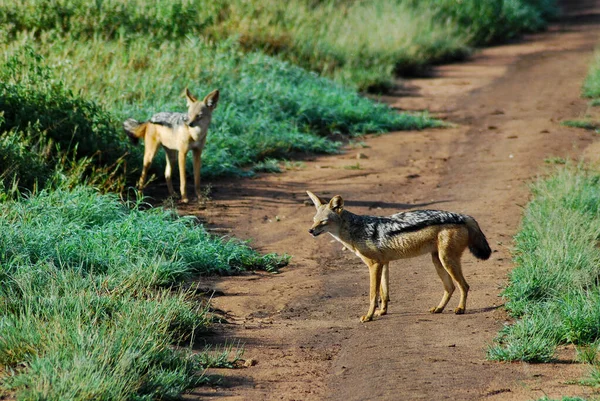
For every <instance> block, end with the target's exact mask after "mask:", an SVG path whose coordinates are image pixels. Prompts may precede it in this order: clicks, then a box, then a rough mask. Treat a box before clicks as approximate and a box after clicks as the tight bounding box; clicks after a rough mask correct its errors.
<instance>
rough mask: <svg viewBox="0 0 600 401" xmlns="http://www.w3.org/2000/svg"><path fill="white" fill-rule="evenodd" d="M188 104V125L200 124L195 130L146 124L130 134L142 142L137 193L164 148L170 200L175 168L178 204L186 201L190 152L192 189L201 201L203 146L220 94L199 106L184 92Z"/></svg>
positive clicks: (215, 92)
mask: <svg viewBox="0 0 600 401" xmlns="http://www.w3.org/2000/svg"><path fill="white" fill-rule="evenodd" d="M185 95H186V98H187V104H188V121H189V122H193V121H194V120H195V119H196V118H197V117H199V116H201V118H200V120H199V121H198V123H197V124H195V125H194V126H191V125H189V124H188V123H186V124H183V125H179V126H177V127H174V128H171V127H169V126H166V125H161V124H154V123H152V122H145V123H142V124H141V125H139V126H138V127H136V128H135V129H134V130H132V132H131V133H130V134H132V135H133V136H134V137H135V138H143V139H144V162H143V168H142V174H141V176H140V180H139V183H138V187H139V189H140V190H142V189H143V188H144V184H145V181H146V176H147V174H148V169H149V168H150V164H151V163H152V159H153V158H154V156H155V155H156V152H157V151H158V149H159V148H160V146H162V147H164V149H165V152H166V154H167V157H166V159H167V166H166V168H165V179H166V181H167V187H168V189H169V194H170V195H171V196H174V195H175V191H174V190H173V183H172V180H171V177H172V171H173V167H174V166H178V167H179V180H180V190H181V200H182V201H183V202H185V203H187V202H188V201H189V199H188V196H187V190H186V174H185V161H186V157H187V153H188V151H189V150H191V151H192V154H193V165H194V187H195V192H196V197H198V198H199V197H200V169H201V168H202V158H201V156H202V150H203V149H204V145H205V143H206V135H207V133H208V127H209V125H210V122H211V118H212V112H213V110H214V109H215V108H216V107H217V102H218V99H219V91H218V90H214V91H212V92H211V93H209V94H208V95H206V97H205V98H204V100H202V101H201V102H200V101H198V100H197V99H196V98H195V97H194V96H193V95H192V94H191V93H190V92H189V90H188V89H186V90H185Z"/></svg>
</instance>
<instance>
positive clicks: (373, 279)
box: [360, 261, 383, 322]
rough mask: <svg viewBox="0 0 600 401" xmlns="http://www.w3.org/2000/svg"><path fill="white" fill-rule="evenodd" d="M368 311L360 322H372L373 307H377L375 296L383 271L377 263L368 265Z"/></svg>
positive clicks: (381, 266) (377, 292)
mask: <svg viewBox="0 0 600 401" xmlns="http://www.w3.org/2000/svg"><path fill="white" fill-rule="evenodd" d="M368 265H369V281H370V285H369V311H368V312H367V314H366V315H365V316H362V317H361V318H360V321H361V322H369V321H371V320H373V314H374V313H375V307H376V306H377V294H379V288H380V286H381V274H382V271H383V265H382V264H381V263H379V262H375V261H373V262H372V263H369V264H368Z"/></svg>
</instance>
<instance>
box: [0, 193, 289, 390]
mask: <svg viewBox="0 0 600 401" xmlns="http://www.w3.org/2000/svg"><path fill="white" fill-rule="evenodd" d="M0 210H1V212H2V216H3V219H2V221H0V284H1V285H0V365H2V366H3V367H4V369H5V371H4V377H3V378H2V385H1V386H0V388H4V389H5V390H9V391H12V392H16V395H17V397H18V398H20V399H45V400H67V399H69V400H89V399H94V400H101V399H105V400H115V399H139V400H142V399H155V398H162V399H170V398H177V397H178V395H179V394H180V392H181V391H183V390H184V389H185V388H186V387H188V386H190V385H193V384H198V383H199V382H201V381H202V380H203V379H202V377H201V375H199V373H201V372H202V369H203V367H204V365H203V364H205V363H206V357H205V356H200V357H199V356H194V355H193V354H192V353H191V352H190V350H189V349H188V348H186V347H180V348H176V347H174V346H175V345H177V344H183V342H184V341H185V342H188V341H189V340H193V337H194V336H195V335H198V334H199V333H201V332H202V331H203V330H205V329H206V327H207V325H208V324H209V322H210V317H209V315H208V314H207V313H206V308H207V306H206V305H205V304H204V303H203V302H202V301H201V298H199V297H197V296H196V295H195V293H194V290H193V287H192V289H190V290H186V289H184V288H185V286H181V284H182V283H184V282H185V281H186V280H187V279H189V278H190V277H192V275H194V276H195V275H198V274H200V275H202V274H210V273H215V272H219V273H221V274H230V273H233V272H236V271H239V270H244V269H267V270H272V269H275V268H277V267H278V266H281V265H283V264H285V263H286V262H287V258H286V257H279V256H276V255H273V254H269V255H265V256H260V255H259V254H257V253H256V252H255V251H253V250H252V249H250V248H248V247H247V246H246V245H244V244H243V243H240V242H239V241H235V240H231V239H227V238H216V237H213V236H211V235H209V234H208V233H207V232H206V231H205V230H204V229H203V228H202V226H199V225H197V224H196V223H195V222H194V221H193V220H192V219H189V218H175V217H174V216H173V215H172V214H171V213H170V212H168V211H165V210H162V209H160V208H158V209H152V210H149V211H140V210H139V209H137V208H136V207H134V208H132V209H131V208H128V207H127V206H126V205H123V204H122V203H121V202H119V201H118V200H117V199H116V197H115V196H113V195H99V194H98V193H97V192H96V191H95V190H93V189H91V188H89V187H78V188H75V189H73V190H61V189H59V190H55V191H41V192H40V193H39V194H37V195H33V196H30V197H27V198H25V199H22V200H17V201H8V202H5V203H2V204H0Z"/></svg>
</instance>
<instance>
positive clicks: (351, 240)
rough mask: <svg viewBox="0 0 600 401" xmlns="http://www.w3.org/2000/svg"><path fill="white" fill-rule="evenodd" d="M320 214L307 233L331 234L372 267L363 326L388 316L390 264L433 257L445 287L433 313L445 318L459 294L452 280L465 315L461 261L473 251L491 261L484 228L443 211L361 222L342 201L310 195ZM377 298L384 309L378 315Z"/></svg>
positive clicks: (460, 311) (465, 288)
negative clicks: (466, 250) (376, 308)
mask: <svg viewBox="0 0 600 401" xmlns="http://www.w3.org/2000/svg"><path fill="white" fill-rule="evenodd" d="M306 193H307V194H308V196H309V197H310V199H311V200H312V201H313V203H314V204H315V207H316V208H317V213H316V214H315V216H314V218H313V221H314V224H313V225H312V227H311V228H310V230H308V232H309V233H310V234H312V236H313V237H316V236H318V235H320V234H322V233H324V232H328V233H329V234H331V235H332V236H333V237H334V238H335V239H337V240H338V241H339V242H341V243H342V244H344V246H345V247H346V248H348V249H350V250H351V251H353V252H354V253H355V254H356V255H357V256H358V257H359V258H361V259H362V261H363V262H365V263H366V265H367V266H368V267H369V275H370V292H369V299H370V304H369V311H368V312H367V314H366V315H365V316H362V317H361V318H360V320H361V321H362V322H368V321H370V320H372V319H373V315H374V314H375V315H377V316H380V315H385V314H386V313H387V304H388V301H389V293H388V288H389V286H388V280H389V272H388V269H389V263H390V261H392V260H396V259H405V258H412V257H415V256H418V255H423V254H425V253H430V254H431V258H432V260H433V265H434V266H435V270H436V271H437V274H438V275H439V276H440V278H441V279H442V283H443V285H444V295H443V296H442V299H441V301H440V303H439V304H438V306H436V307H433V308H431V309H430V312H432V313H441V312H442V311H443V310H444V308H445V307H446V304H447V303H448V301H449V300H450V297H451V296H452V293H453V292H454V288H455V287H454V283H453V280H454V281H456V283H457V284H458V288H459V289H460V302H459V304H458V307H457V308H456V309H455V310H454V312H455V313H456V314H463V313H465V308H466V304H467V294H468V292H469V285H468V284H467V282H466V280H465V278H464V277H463V273H462V268H461V264H460V259H461V256H462V254H463V252H464V250H465V249H466V248H467V247H468V248H469V250H470V251H471V253H472V254H473V255H475V257H477V258H479V259H482V260H486V259H488V258H489V257H490V254H491V252H492V251H491V249H490V246H489V244H488V242H487V239H486V238H485V235H484V234H483V232H482V231H481V229H480V228H479V225H478V224H477V222H476V221H475V219H473V218H472V217H471V216H467V215H464V214H457V213H451V212H445V211H441V210H414V211H409V212H403V213H397V214H394V215H392V216H388V217H375V216H361V215H356V214H353V213H350V212H349V211H347V210H345V209H344V200H343V199H342V197H341V196H339V195H336V196H334V197H333V198H332V199H331V200H330V201H329V202H327V201H325V200H323V199H321V198H319V197H318V196H317V195H315V194H313V193H312V192H310V191H306ZM377 294H379V296H380V300H381V305H380V307H379V310H378V311H377V312H375V307H376V304H377Z"/></svg>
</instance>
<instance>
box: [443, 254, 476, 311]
mask: <svg viewBox="0 0 600 401" xmlns="http://www.w3.org/2000/svg"><path fill="white" fill-rule="evenodd" d="M460 257H461V254H460V253H459V254H458V255H456V254H453V253H451V252H448V251H446V252H440V261H441V262H442V264H443V265H444V268H445V269H446V271H447V272H448V274H450V277H452V279H453V280H454V281H456V284H458V289H459V290H460V301H459V303H458V308H456V309H454V313H456V314H457V315H462V314H463V313H465V310H466V308H467V295H468V294H469V284H467V281H466V280H465V278H464V277H463V273H462V267H461V264H460Z"/></svg>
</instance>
